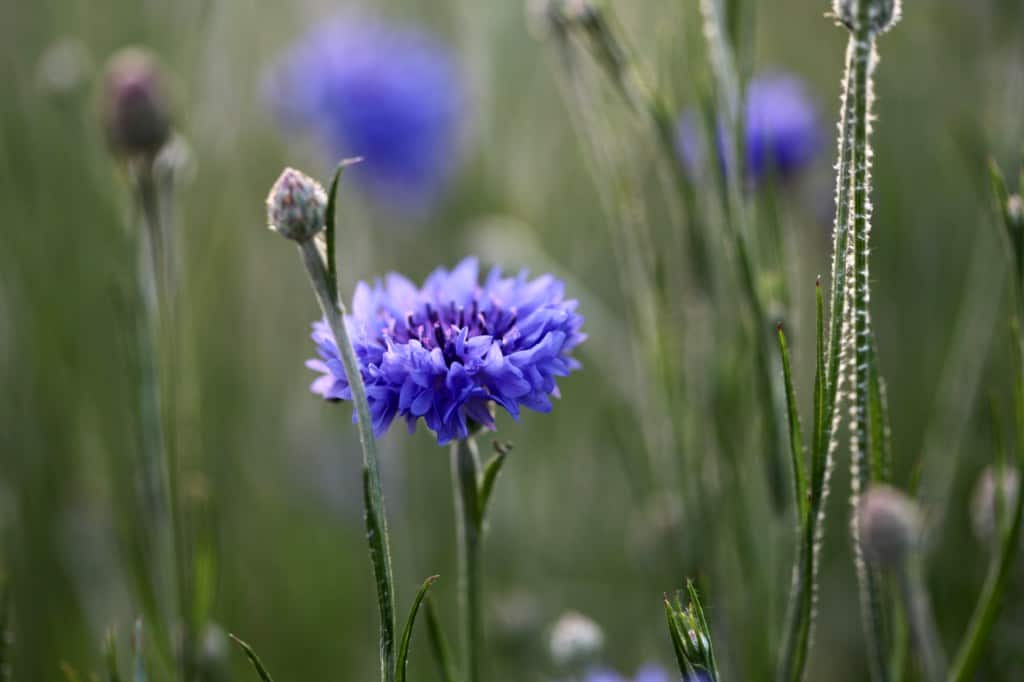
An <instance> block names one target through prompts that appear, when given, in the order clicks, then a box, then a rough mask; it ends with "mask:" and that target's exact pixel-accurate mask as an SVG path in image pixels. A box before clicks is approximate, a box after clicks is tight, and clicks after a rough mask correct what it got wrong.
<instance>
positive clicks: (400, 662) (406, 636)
mask: <svg viewBox="0 0 1024 682" xmlns="http://www.w3.org/2000/svg"><path fill="white" fill-rule="evenodd" d="M440 577H441V576H439V575H432V576H430V577H429V578H427V579H426V580H424V581H423V585H421V586H420V591H419V592H417V593H416V598H415V599H414V600H413V602H412V607H411V608H410V609H409V618H408V620H406V621H405V631H404V632H403V633H402V641H401V642H400V643H399V645H398V658H397V659H395V660H396V666H397V667H396V669H395V682H405V668H406V666H407V665H408V663H409V643H410V642H411V641H412V628H413V625H415V623H416V614H417V613H418V612H419V610H420V604H422V603H423V599H424V598H425V597H426V596H427V591H428V590H429V589H430V586H431V585H433V584H434V583H435V582H436V581H437V579H438V578H440Z"/></svg>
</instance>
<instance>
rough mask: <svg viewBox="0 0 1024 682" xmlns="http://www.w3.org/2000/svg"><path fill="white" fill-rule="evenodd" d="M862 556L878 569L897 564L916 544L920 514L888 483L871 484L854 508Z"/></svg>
mask: <svg viewBox="0 0 1024 682" xmlns="http://www.w3.org/2000/svg"><path fill="white" fill-rule="evenodd" d="M857 531H858V534H859V536H860V543H861V547H862V548H863V550H864V557H865V558H866V559H867V560H868V562H869V563H871V564H872V565H874V566H878V567H879V568H894V567H896V566H899V565H900V564H901V563H902V562H903V561H904V560H905V559H906V558H907V555H909V554H910V552H911V551H912V550H913V549H914V548H915V547H916V546H917V543H918V540H919V539H920V536H921V514H920V512H919V511H918V508H917V505H916V504H915V503H914V501H913V500H911V499H910V498H909V497H907V496H906V495H905V494H904V493H902V492H900V491H899V490H897V489H895V488H893V487H891V486H888V485H881V484H878V485H872V486H871V487H870V488H868V491H867V493H865V494H864V496H863V497H862V498H861V500H860V505H859V506H858V508H857Z"/></svg>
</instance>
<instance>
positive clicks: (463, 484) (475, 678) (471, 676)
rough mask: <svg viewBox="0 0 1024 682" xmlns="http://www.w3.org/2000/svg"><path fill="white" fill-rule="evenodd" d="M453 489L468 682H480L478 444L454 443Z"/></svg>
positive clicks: (465, 440) (463, 642)
mask: <svg viewBox="0 0 1024 682" xmlns="http://www.w3.org/2000/svg"><path fill="white" fill-rule="evenodd" d="M451 451H452V487H453V488H454V492H455V526H456V536H457V538H456V539H457V542H458V547H459V620H460V627H461V630H460V633H459V635H460V640H461V647H462V666H463V671H462V672H463V681H464V682H479V681H480V661H481V659H482V658H483V652H482V650H481V647H482V645H483V636H482V630H483V628H482V619H481V607H482V601H481V597H480V592H481V590H480V536H481V530H482V529H481V518H480V502H479V490H480V489H479V484H478V482H477V481H478V472H479V470H480V462H479V458H478V456H477V447H476V441H474V440H473V439H472V438H466V439H464V440H458V441H454V442H453V443H452V446H451Z"/></svg>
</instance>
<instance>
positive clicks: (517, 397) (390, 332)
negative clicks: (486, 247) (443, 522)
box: [306, 258, 586, 445]
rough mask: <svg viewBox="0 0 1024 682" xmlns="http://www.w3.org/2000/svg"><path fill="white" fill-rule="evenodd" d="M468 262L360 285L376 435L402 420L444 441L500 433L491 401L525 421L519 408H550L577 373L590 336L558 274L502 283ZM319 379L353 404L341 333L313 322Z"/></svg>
mask: <svg viewBox="0 0 1024 682" xmlns="http://www.w3.org/2000/svg"><path fill="white" fill-rule="evenodd" d="M478 269H479V266H478V263H477V261H476V259H475V258H467V259H465V260H463V261H462V262H461V263H459V264H458V265H457V266H456V267H455V268H454V269H453V270H452V271H451V272H449V271H447V270H444V269H438V270H435V271H434V272H433V273H432V274H431V275H430V276H429V277H428V278H427V280H426V281H425V282H424V283H423V286H422V287H416V286H415V285H414V284H413V283H412V282H410V281H409V280H408V279H406V278H405V277H403V276H401V275H398V274H394V273H392V274H389V275H388V276H387V277H386V278H385V280H384V282H381V281H379V280H378V281H376V282H374V284H373V285H369V284H366V283H365V282H360V283H359V284H358V285H357V286H356V291H355V295H354V297H353V301H352V311H351V314H350V315H348V316H347V317H346V319H345V324H346V325H348V330H349V334H350V335H351V337H352V343H353V345H354V346H355V351H356V356H357V357H358V360H359V364H360V369H361V371H362V375H363V380H364V381H365V383H366V392H367V396H368V398H369V403H370V412H371V417H372V419H373V428H374V432H375V433H376V434H378V435H380V434H382V433H384V432H385V431H386V430H387V428H388V426H390V424H391V422H392V421H393V420H394V419H395V417H396V416H400V417H402V418H404V419H405V421H406V423H407V424H408V426H409V430H410V432H412V431H414V430H415V427H416V422H417V421H418V420H419V419H420V418H422V419H423V420H424V422H425V423H426V425H427V428H428V429H430V430H431V431H433V432H434V433H435V434H436V435H437V440H438V443H440V444H442V445H443V444H445V443H447V442H449V441H451V440H452V439H456V438H465V437H467V436H468V435H469V430H470V423H471V422H475V423H476V424H478V425H481V426H484V427H487V428H491V429H493V428H494V417H493V415H492V414H491V410H490V405H491V404H492V403H493V404H495V405H499V406H501V407H502V408H504V409H505V410H506V411H507V412H508V413H509V414H511V415H512V416H513V417H516V418H518V416H519V411H520V408H522V407H527V408H530V409H532V410H536V411H538V412H548V411H550V410H551V396H556V397H557V396H558V387H557V386H556V384H555V381H556V378H557V377H564V376H567V375H568V374H569V373H570V372H571V371H573V370H575V369H578V368H579V366H580V365H579V363H578V362H577V361H576V360H574V359H573V358H572V356H571V353H572V350H573V349H574V348H575V347H576V346H577V345H579V344H580V343H581V342H582V341H583V340H584V339H585V338H586V337H585V335H584V334H582V333H581V332H580V327H581V326H582V324H583V318H582V317H581V316H580V315H578V314H577V313H576V301H574V300H565V298H564V297H563V288H564V287H563V284H562V282H561V281H559V280H557V279H555V278H554V277H553V276H551V275H543V276H541V277H538V278H536V279H532V280H531V279H529V278H528V277H527V273H526V272H525V271H524V272H521V273H520V274H519V275H518V276H516V277H503V276H502V274H501V271H500V270H499V269H497V268H495V269H493V270H491V272H490V274H489V275H488V277H487V279H486V280H485V281H484V282H483V283H482V284H481V283H479V281H478ZM312 338H313V341H315V342H316V346H317V352H318V354H319V356H320V358H319V359H316V360H309V361H308V362H307V363H306V365H307V366H308V367H309V368H310V369H312V370H313V371H315V372H319V373H320V374H321V376H320V377H319V378H317V379H316V380H315V381H314V382H313V384H312V385H311V386H310V389H311V390H312V391H313V392H314V393H316V394H319V395H322V396H323V397H324V398H326V399H328V400H351V399H352V394H351V390H350V388H349V385H348V380H347V379H346V377H345V371H344V369H343V368H342V365H341V359H340V357H339V356H338V348H337V345H336V344H335V340H334V335H333V334H332V333H331V331H330V329H329V328H328V326H327V325H326V324H325V323H323V322H315V323H314V324H313V337H312Z"/></svg>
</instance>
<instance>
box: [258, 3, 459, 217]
mask: <svg viewBox="0 0 1024 682" xmlns="http://www.w3.org/2000/svg"><path fill="white" fill-rule="evenodd" d="M266 92H267V96H268V99H269V101H270V104H271V107H272V108H273V110H274V112H275V114H276V115H277V117H278V119H279V120H280V121H281V123H282V124H283V125H284V126H285V127H286V128H288V129H290V130H293V131H303V132H311V133H313V134H314V135H315V136H316V139H318V140H319V141H321V143H322V144H323V145H324V146H325V148H326V151H327V152H328V153H329V154H330V155H331V157H332V158H331V159H330V160H331V161H332V162H333V161H335V160H336V159H338V158H342V157H347V156H361V157H363V159H364V162H363V164H361V165H360V166H359V168H358V170H357V172H355V173H353V177H355V178H357V180H358V181H359V182H360V183H361V184H362V186H363V187H364V189H365V190H366V191H367V193H368V194H369V195H370V196H371V198H372V199H373V200H374V201H375V202H376V203H378V204H379V205H382V206H385V207H388V208H393V209H398V210H400V211H403V212H407V213H409V212H411V213H417V212H421V211H423V210H425V209H427V208H429V207H430V205H431V204H432V203H433V202H434V201H435V200H436V199H437V198H438V196H439V194H440V192H441V191H442V190H443V189H444V187H445V185H446V183H447V181H448V179H449V178H450V176H451V174H452V171H453V170H454V169H455V166H456V161H457V156H458V143H459V138H460V133H461V128H462V124H463V122H464V120H465V117H464V116H463V112H464V107H465V101H464V100H465V95H464V88H463V83H462V80H461V78H460V74H459V71H458V68H457V65H456V63H455V59H454V56H453V55H452V53H451V52H450V51H449V49H448V48H447V47H446V46H445V45H443V44H442V43H441V42H440V41H439V40H438V39H437V38H435V37H434V36H432V35H431V34H429V33H427V32H425V31H423V30H420V29H416V28H412V27H405V26H398V25H393V24H388V23H385V22H383V21H379V20H373V19H366V18H355V17H339V18H335V19H333V20H330V21H328V22H326V23H324V24H321V25H319V26H316V27H314V28H313V29H311V30H310V31H308V32H307V33H306V34H305V35H304V36H302V37H301V38H300V39H299V40H298V41H297V42H296V43H295V44H294V45H293V47H291V48H290V49H289V50H288V51H287V52H285V53H284V54H283V55H281V56H280V57H279V58H278V60H277V61H276V62H275V63H274V65H273V66H272V67H271V69H270V71H269V74H268V78H267V87H266Z"/></svg>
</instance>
